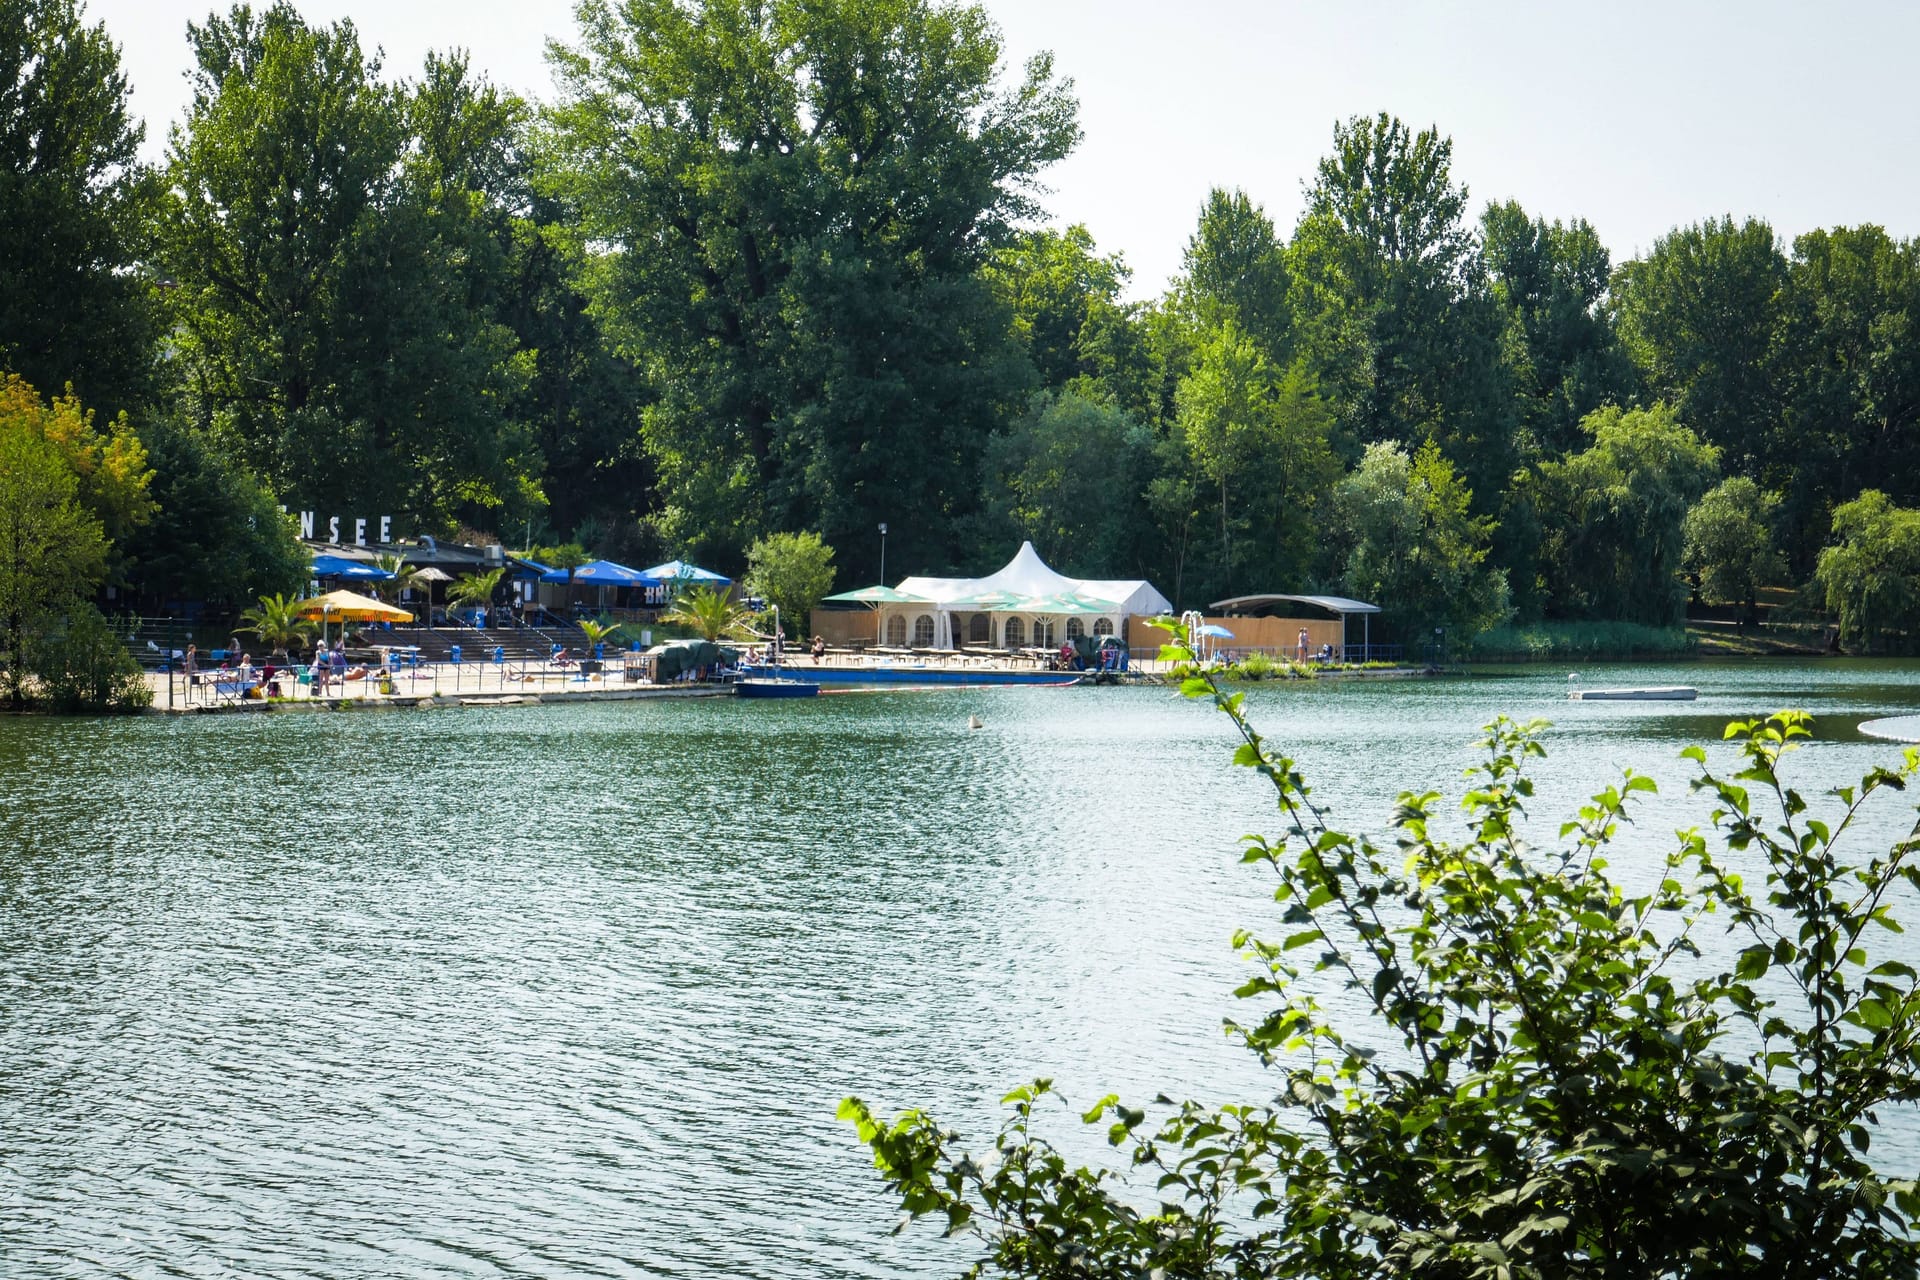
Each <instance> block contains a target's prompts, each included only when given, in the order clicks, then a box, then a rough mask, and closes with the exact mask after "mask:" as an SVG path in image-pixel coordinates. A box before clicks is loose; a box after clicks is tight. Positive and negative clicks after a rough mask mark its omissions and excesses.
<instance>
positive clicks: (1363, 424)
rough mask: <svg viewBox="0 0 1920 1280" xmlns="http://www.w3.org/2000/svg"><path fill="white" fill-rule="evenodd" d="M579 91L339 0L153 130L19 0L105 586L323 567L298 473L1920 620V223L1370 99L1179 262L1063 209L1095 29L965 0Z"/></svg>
mask: <svg viewBox="0 0 1920 1280" xmlns="http://www.w3.org/2000/svg"><path fill="white" fill-rule="evenodd" d="M576 18H577V26H576V30H575V31H574V33H573V35H572V38H571V39H570V40H568V41H565V42H559V43H556V44H555V45H554V47H553V49H552V51H551V54H550V58H551V62H552V66H553V69H554V72H555V77H556V93H555V96H554V98H553V100H552V101H551V102H548V103H535V102H530V101H527V100H525V99H523V98H521V97H519V96H517V95H515V94H512V93H509V92H506V91H504V90H502V89H501V88H499V87H498V86H495V85H493V84H491V83H490V82H489V81H488V80H487V78H486V77H485V76H484V74H482V73H480V72H478V71H477V70H476V69H474V68H473V67H471V66H470V65H469V63H468V62H467V60H466V58H465V56H464V55H462V54H460V53H458V52H446V53H437V54H434V55H430V56H429V57H428V58H427V59H426V60H425V62H424V63H423V65H421V66H420V67H419V68H417V69H415V68H408V69H403V70H401V71H399V72H390V70H389V69H388V68H387V67H385V66H384V65H383V63H382V61H381V59H380V57H379V55H378V53H377V51H369V50H368V49H367V48H366V47H365V46H364V45H363V43H362V41H361V39H360V36H359V33H358V32H357V31H356V30H355V29H354V27H353V26H352V24H351V23H349V22H344V21H342V22H336V23H332V24H316V23H310V22H308V21H307V20H306V19H304V18H303V17H302V16H301V15H300V13H299V12H298V11H297V9H295V8H294V7H293V6H292V5H291V4H289V3H285V2H284V0H282V2H280V3H275V4H273V5H271V6H270V7H266V8H263V9H258V10H256V9H253V8H249V7H247V6H245V5H236V6H234V7H233V8H232V9H230V10H228V11H226V12H224V13H223V12H215V13H212V14H210V15H209V16H208V18H207V19H206V20H205V21H204V22H199V23H192V24H189V25H188V27H187V30H186V39H187V41H188V44H189V46H190V50H191V53H192V64H191V71H190V73H189V80H190V85H191V90H192V93H191V100H190V102H189V104H188V107H187V109H186V113H185V116H184V118H183V119H181V120H180V121H179V122H178V123H177V124H175V125H174V126H173V127H172V128H171V129H170V131H169V134H168V139H167V146H166V149H165V155H164V159H162V160H161V161H160V162H159V163H157V164H154V165H147V164H143V163H142V162H141V161H140V159H139V149H140V144H141V141H142V139H143V136H144V134H143V126H142V124H141V123H140V122H139V121H138V120H136V119H134V118H133V116H132V115H131V113H130V110H129V105H128V89H127V82H126V78H125V75H124V72H123V71H122V69H121V67H120V61H119V51H118V49H117V48H116V46H115V45H114V43H113V41H112V39H111V34H110V33H109V32H108V31H106V30H105V29H104V27H103V26H101V25H99V24H89V22H88V21H87V18H86V15H85V12H84V10H83V8H82V6H81V4H80V3H79V0H22V2H21V3H18V4H13V5H9V6H7V8H6V10H5V12H4V14H0V95H4V106H0V220H3V221H4V223H5V224H6V225H8V226H11V227H14V228H16V229H29V228H30V229H31V234H15V235H10V236H8V237H5V238H4V240H0V285H3V287H0V368H3V369H5V370H6V371H7V372H9V373H10V374H12V375H14V376H15V377H17V378H18V379H20V380H21V381H22V382H23V384H24V385H25V386H26V387H28V388H32V389H34V390H35V391H37V393H38V394H39V395H40V396H42V397H43V401H42V404H43V406H44V405H45V404H51V403H52V402H53V401H54V400H55V399H58V398H59V397H61V396H65V395H69V394H70V395H71V396H73V397H75V398H76V399H75V403H76V405H84V406H85V407H86V408H87V409H88V410H91V411H94V412H97V413H98V414H99V415H101V417H102V420H114V421H118V420H119V418H120V415H122V414H124V415H126V422H125V430H126V431H127V432H128V433H129V434H130V435H131V436H133V437H135V438H137V440H138V442H139V443H140V445H141V446H142V448H143V450H144V453H145V457H146V465H147V466H148V468H149V470H150V472H151V475H150V484H149V486H148V492H149V494H150V497H151V500H152V503H153V511H152V513H151V515H150V517H149V518H147V519H144V520H143V521H141V522H139V523H138V525H137V527H134V528H130V529H127V530H124V531H123V536H119V537H117V539H116V540H115V542H114V545H113V551H112V553H111V554H110V555H109V556H108V558H107V566H106V567H105V568H104V569H103V570H102V573H103V574H104V575H105V577H104V581H106V582H108V583H110V584H112V585H114V586H116V587H117V588H122V589H126V590H129V591H131V592H133V593H135V597H134V598H137V599H140V600H143V601H148V602H152V603H153V604H154V606H155V607H164V606H165V602H168V601H174V600H181V599H211V600H216V601H218V600H226V601H242V600H246V599H250V598H252V597H253V596H254V595H255V594H257V593H259V592H262V591H268V590H278V589H281V588H282V587H285V586H288V585H290V581H289V577H288V575H289V573H290V572H296V573H297V570H291V571H290V569H289V565H290V564H291V563H294V562H295V561H297V557H290V556H289V554H288V552H287V547H286V542H287V539H286V536H285V530H284V528H282V527H281V526H280V524H279V523H278V522H276V521H275V520H273V519H272V518H271V513H272V512H273V510H274V508H275V507H277V506H282V505H284V506H287V507H289V508H292V509H296V510H301V509H339V510H355V511H360V510H375V511H393V512H395V513H401V515H402V521H403V523H402V526H401V527H402V529H403V530H404V531H406V532H429V533H436V534H455V533H458V532H460V531H463V530H464V531H466V532H468V533H469V534H470V535H473V536H476V537H480V538H484V539H485V540H487V541H500V542H505V543H508V544H513V545H523V546H524V545H532V544H536V543H538V544H546V545H557V544H579V545H580V546H582V547H584V548H586V549H588V550H590V551H591V552H592V553H594V554H596V555H605V556H609V557H611V558H615V559H625V560H628V561H633V560H635V559H636V558H637V559H638V562H641V563H650V562H652V560H653V559H665V558H668V557H669V556H671V555H684V556H688V557H690V558H695V559H701V560H707V561H712V562H715V563H717V564H719V565H721V566H722V567H728V568H736V567H738V566H739V565H740V564H741V563H743V561H744V558H745V553H746V551H747V549H748V548H749V547H750V546H751V545H753V544H754V543H755V542H756V541H757V540H760V539H763V538H765V537H767V536H768V535H772V534H780V533H799V532H801V531H811V532H814V533H817V534H819V535H820V536H821V537H822V538H824V540H825V541H826V543H827V544H828V545H830V546H832V547H833V548H835V549H836V551H837V556H838V563H839V565H840V567H841V569H842V572H843V573H844V574H845V575H846V577H847V578H848V580H853V581H867V580H871V579H873V578H875V577H877V575H878V570H879V556H880V539H879V536H878V532H877V530H878V526H879V524H880V523H882V522H886V523H887V524H888V526H889V531H890V532H889V535H888V537H889V540H890V541H891V542H892V544H893V545H892V548H891V550H892V555H893V561H892V562H893V564H895V565H898V566H904V567H910V568H912V569H914V570H916V571H925V572H967V571H978V570H982V569H986V568H991V567H993V566H994V565H996V564H998V563H999V562H1000V561H1002V560H1003V559H1004V557H1005V555H1006V553H1007V548H1008V546H1009V545H1010V544H1011V543H1012V542H1014V541H1015V540H1017V539H1018V538H1021V537H1027V538H1031V539H1032V540H1033V541H1034V543H1035V545H1036V546H1037V547H1038V549H1039V550H1040V551H1041V553H1042V554H1043V555H1044V556H1046V557H1047V558H1048V559H1049V560H1051V561H1052V562H1054V563H1056V564H1057V565H1058V566H1059V567H1061V568H1062V569H1063V570H1065V571H1067V572H1069V573H1074V574H1081V575H1086V576H1102V577H1122V576H1124V577H1132V576H1141V577H1146V578H1150V579H1152V580H1154V581H1155V582H1157V583H1159V584H1160V585H1161V586H1162V588H1163V589H1164V590H1166V591H1167V592H1168V593H1169V594H1170V595H1171V596H1172V597H1173V598H1174V599H1176V600H1177V601H1178V602H1179V603H1181V604H1182V605H1183V606H1184V605H1191V604H1205V603H1206V602H1208V601H1211V600H1215V599H1219V598H1221V597H1224V596H1227V595H1232V594H1239V593H1244V592H1250V591H1275V590H1278V591H1308V590H1332V591H1338V592H1341V593H1344V594H1350V595H1355V596H1359V597H1361V598H1364V599H1370V600H1375V601H1378V602H1379V603H1381V604H1382V605H1383V606H1385V607H1386V608H1387V610H1388V615H1387V619H1386V622H1387V625H1388V626H1389V627H1393V628H1397V629H1398V630H1399V631H1400V633H1401V634H1403V635H1407V636H1412V635H1415V634H1420V635H1424V633H1425V632H1426V629H1427V628H1429V627H1433V626H1444V627H1448V628H1451V629H1452V630H1453V631H1454V633H1455V634H1462V633H1464V634H1471V633H1473V632H1477V631H1480V630H1484V629H1486V628H1488V627H1491V626H1494V625H1497V624H1499V623H1502V622H1507V621H1522V622H1531V621H1536V620H1541V619H1545V620H1580V619H1594V620H1618V621H1628V622H1637V623H1646V624H1651V625H1656V626H1659V625H1672V624H1674V623H1676V622H1677V621H1679V620H1680V618H1681V617H1682V615H1683V611H1684V608H1685V606H1686V603H1687V600H1688V598H1689V596H1690V595H1694V596H1697V597H1698V598H1700V599H1702V600H1706V601H1710V602H1721V603H1728V604H1732V605H1735V606H1739V607H1742V608H1745V609H1747V610H1751V609H1752V608H1753V607H1754V604H1755V600H1756V593H1757V591H1758V589H1759V588H1760V587H1761V586H1771V585H1786V586H1793V587H1804V588H1806V589H1807V594H1806V595H1805V597H1804V598H1805V599H1806V600H1808V601H1809V602H1810V603H1812V604H1815V605H1818V606H1823V607H1826V608H1830V609H1832V610H1833V611H1835V612H1836V613H1837V614H1838V615H1839V618H1840V621H1841V623H1842V627H1843V629H1844V630H1845V633H1846V638H1847V639H1848V641H1849V643H1851V644H1854V645H1858V646H1862V647H1876V648H1899V647H1905V646H1908V645H1910V644H1912V643H1914V642H1916V641H1920V616H1917V615H1920V581H1916V575H1920V515H1916V514H1915V513H1914V512H1913V511H1912V510H1911V509H1910V504H1920V494H1917V493H1915V492H1914V489H1915V487H1916V483H1920V481H1917V480H1916V477H1920V470H1917V469H1916V467H1915V466H1914V462H1915V458H1914V457H1913V456H1912V453H1913V450H1914V448H1915V443H1914V441H1915V418H1916V415H1920V341H1916V340H1915V338H1916V333H1917V332H1920V273H1917V272H1916V260H1917V258H1920V249H1917V248H1916V245H1915V242H1914V241H1912V240H1898V239H1895V238H1893V237H1891V236H1889V235H1888V234H1887V233H1886V232H1885V231H1884V230H1882V229H1880V228H1878V227H1874V226H1859V227H1843V228H1834V229H1831V230H1822V231H1815V232H1811V233H1809V234H1806V235H1803V236H1800V237H1798V238H1797V239H1795V240H1793V241H1792V242H1791V243H1790V244H1788V243H1784V242H1783V241H1782V239H1781V237H1779V236H1778V235H1776V234H1775V232H1774V231H1773V229H1772V228H1771V227H1769V226H1768V225H1767V224H1766V223H1765V222H1763V221H1761V220H1758V219H1746V220H1736V219H1733V218H1715V219H1707V220H1705V221H1701V222H1697V223H1692V224H1689V225H1685V226H1680V227H1677V228H1676V229H1675V230H1673V231H1672V232H1671V233H1669V234H1668V235H1666V236H1664V237H1662V238H1661V239H1659V240H1658V241H1657V242H1656V243H1655V244H1654V246H1653V247H1652V249H1651V250H1650V251H1648V252H1647V254H1646V255H1645V256H1644V257H1642V258H1638V259H1635V260H1632V261H1627V262H1620V263H1616V262H1615V261H1613V259H1612V257H1611V255H1610V254H1609V252H1608V250H1607V248H1606V246H1605V245H1604V244H1603V243H1602V242H1601V240H1600V238H1599V236H1598V235H1597V234H1596V232H1595V231H1594V229H1593V228H1592V227H1591V226H1590V225H1589V224H1588V223H1586V222H1585V221H1583V220H1580V219H1578V218H1574V219H1572V220H1570V221H1560V220H1554V221H1549V220H1547V219H1546V218H1544V217H1542V216H1540V215H1538V214H1536V213H1532V212H1530V211H1528V210H1526V209H1524V208H1523V207H1521V206H1520V205H1519V204H1517V203H1514V202H1511V201H1508V202H1502V203H1494V204H1490V205H1487V206H1485V207H1482V208H1478V209H1476V207H1475V206H1474V205H1473V204H1472V202H1471V200H1470V198H1469V194H1468V192H1467V190H1466V188H1465V187H1464V186H1463V185H1461V184H1460V183H1459V182H1458V181H1457V180H1456V179H1455V177H1454V175H1453V172H1452V142H1451V140H1450V139H1449V138H1447V137H1446V136H1445V135H1443V134H1442V133H1440V132H1439V131H1438V130H1437V129H1434V128H1428V129H1418V128H1414V127H1410V126H1408V125H1407V124H1405V123H1403V122H1401V121H1399V120H1397V119H1394V118H1392V117H1391V116H1387V115H1380V116H1375V117H1358V118H1354V119H1350V120H1346V121H1342V122H1340V123H1338V124H1336V125H1335V126H1334V127H1333V130H1332V136H1331V142H1330V147H1329V150H1328V153H1327V155H1326V156H1325V157H1324V158H1323V159H1322V160H1321V161H1320V162H1319V164H1318V166H1317V167H1316V169H1315V172H1314V173H1313V174H1312V175H1311V178H1310V181H1309V182H1308V183H1307V184H1306V191H1305V200H1304V207H1303V208H1301V209H1300V210H1299V211H1298V214H1297V218H1296V220H1295V222H1294V225H1293V229H1292V230H1291V232H1290V233H1288V234H1282V233H1281V232H1280V230H1279V228H1278V226H1277V224H1276V222H1275V220H1274V217H1273V215H1272V214H1270V213H1269V212H1268V211H1267V210H1265V209H1264V208H1262V207H1261V206H1260V205H1259V204H1258V203H1257V202H1255V201H1254V200H1252V199H1251V198H1250V197H1249V196H1248V195H1246V194H1245V193H1244V192H1242V191H1238V190H1233V189H1229V188H1225V187H1223V188H1221V189H1218V190H1215V191H1213V192H1212V193H1211V194H1210V195H1209V196H1208V197H1207V199H1206V201H1205V203H1204V205H1203V206H1202V208H1201V209H1200V211H1199V216H1198V219H1197V223H1196V225H1195V227H1194V230H1193V232H1192V234H1191V236H1190V238H1189V240H1188V242H1187V245H1186V250H1185V255H1184V258H1183V264H1182V270H1181V271H1180V273H1179V275H1178V276H1177V278H1176V279H1175V280H1174V281H1173V282H1172V283H1171V285H1170V286H1169V287H1168V288H1167V290H1166V291H1165V292H1164V293H1163V294H1162V295H1161V296H1159V297H1157V298H1153V299H1150V300H1146V301H1136V300H1130V299H1129V297H1128V284H1129V273H1128V269H1127V266H1126V264H1125V262H1124V261H1123V260H1122V259H1121V257H1120V256H1119V255H1117V254H1112V253H1103V252H1102V251H1101V250H1100V248H1099V246H1098V244H1097V242H1096V241H1095V239H1094V237H1093V235H1092V233H1091V232H1090V231H1089V230H1088V229H1087V228H1085V227H1082V226H1069V227H1060V226H1048V225H1044V224H1043V222H1042V218H1043V209H1042V207H1041V204H1040V198H1041V196H1042V195H1043V188H1042V187H1041V185H1040V184H1041V182H1042V179H1043V176H1044V174H1045V172H1046V170H1047V168H1048V166H1049V165H1051V164H1052V163H1053V162H1055V161H1057V160H1059V159H1061V158H1062V157H1064V156H1066V155H1067V154H1068V153H1069V152H1070V151H1071V150H1072V149H1073V147H1074V146H1075V144H1076V143H1077V141H1078V139H1079V136H1080V130H1079V124H1078V118H1077V107H1076V103H1075V99H1074V95H1073V86H1072V84H1071V82H1070V81H1068V80H1065V79H1063V78H1062V77H1061V76H1059V75H1058V74H1057V72H1056V70H1055V68H1054V66H1053V64H1052V61H1051V59H1050V57H1048V56H1046V55H1041V56H1037V57H1035V58H1033V59H1031V60H1029V61H1028V62H1027V63H1026V64H1025V65H1024V66H1022V67H1011V66H1009V65H1007V60H1006V58H1005V57H1004V54H1003V49H1002V43H1001V37H1000V34H999V32H998V31H997V30H996V29H995V28H994V26H993V24H992V23H991V22H990V20H989V19H988V18H987V16H986V15H985V13H984V12H983V11H982V10H980V9H978V8H975V7H970V6H967V5H964V4H952V3H940V2H936V0H832V2H831V3H800V2H799V0H697V2H690V3H678V2H676V0H637V2H629V3H622V4H618V5H615V4H611V3H608V2H607V0H582V2H581V3H580V4H578V6H577V10H576Z"/></svg>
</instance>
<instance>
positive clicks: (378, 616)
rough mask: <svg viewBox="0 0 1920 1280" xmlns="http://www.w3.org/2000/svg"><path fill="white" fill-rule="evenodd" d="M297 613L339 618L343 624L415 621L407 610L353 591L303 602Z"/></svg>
mask: <svg viewBox="0 0 1920 1280" xmlns="http://www.w3.org/2000/svg"><path fill="white" fill-rule="evenodd" d="M297 612H298V613H299V615H300V616H301V617H303V618H338V619H340V621H342V622H412V621H413V615H412V614H410V613H408V612H407V611H406V610H405V609H401V608H397V607H396V606H394V605H390V604H388V603H387V602H386V601H384V600H375V599H374V598H373V597H372V596H361V595H355V594H354V593H353V592H351V591H329V592H327V594H325V595H323V596H315V597H313V598H312V599H311V600H302V601H301V602H300V608H299V609H298V611H297Z"/></svg>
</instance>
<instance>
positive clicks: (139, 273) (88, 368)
mask: <svg viewBox="0 0 1920 1280" xmlns="http://www.w3.org/2000/svg"><path fill="white" fill-rule="evenodd" d="M0 104H4V105H0V227H6V228H8V232H7V234H5V235H0V369H9V370H12V371H13V372H14V373H16V374H19V375H20V376H22V377H24V378H25V379H26V380H27V381H28V382H29V383H31V384H33V385H34V386H37V387H45V388H48V389H49V390H57V389H59V388H62V387H67V386H69V385H70V386H71V387H72V388H73V389H74V390H75V391H76V392H77V393H78V394H79V395H80V396H81V397H82V398H83V399H85V400H86V402H87V403H88V404H92V405H98V406H100V407H102V408H104V409H105V410H106V411H107V412H108V413H116V412H119V411H121V410H126V409H134V408H137V407H139V405H140V404H141V403H142V402H143V401H144V400H145V399H146V398H147V396H148V395H149V394H150V393H151V392H152V390H153V383H154V379H153V370H154V357H155V353H156V349H157V348H156V339H157V337H158V329H159V327H158V324H157V314H156V309H155V307H154V305H153V299H152V292H151V289H152V283H151V279H150V277H149V276H148V274H147V273H146V272H144V271H143V270H141V269H140V266H141V262H142V258H143V255H144V252H145V249H146V234H147V229H148V225H149V215H150V211H151V208H152V205H153V201H154V198H155V194H156V188H155V184H154V182H153V177H152V174H151V173H150V171H149V170H148V169H147V168H146V167H145V166H143V165H142V164H141V163H140V161H139V149H140V140H141V137H142V135H143V133H144V130H143V129H142V128H141V126H140V124H139V122H138V121H136V120H135V119H134V118H133V117H132V115H131V114H130V113H129V111H128V86H127V77H126V73H125V71H124V70H122V68H121V65H120V51H119V50H118V49H116V48H115V47H114V44H113V41H112V40H111V39H109V38H108V36H107V32H106V28H105V27H104V26H103V25H99V24H96V25H93V26H88V25H86V23H85V22H84V20H83V18H82V10H81V5H80V3H79V2H78V0H9V2H8V3H7V4H5V5H0Z"/></svg>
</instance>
